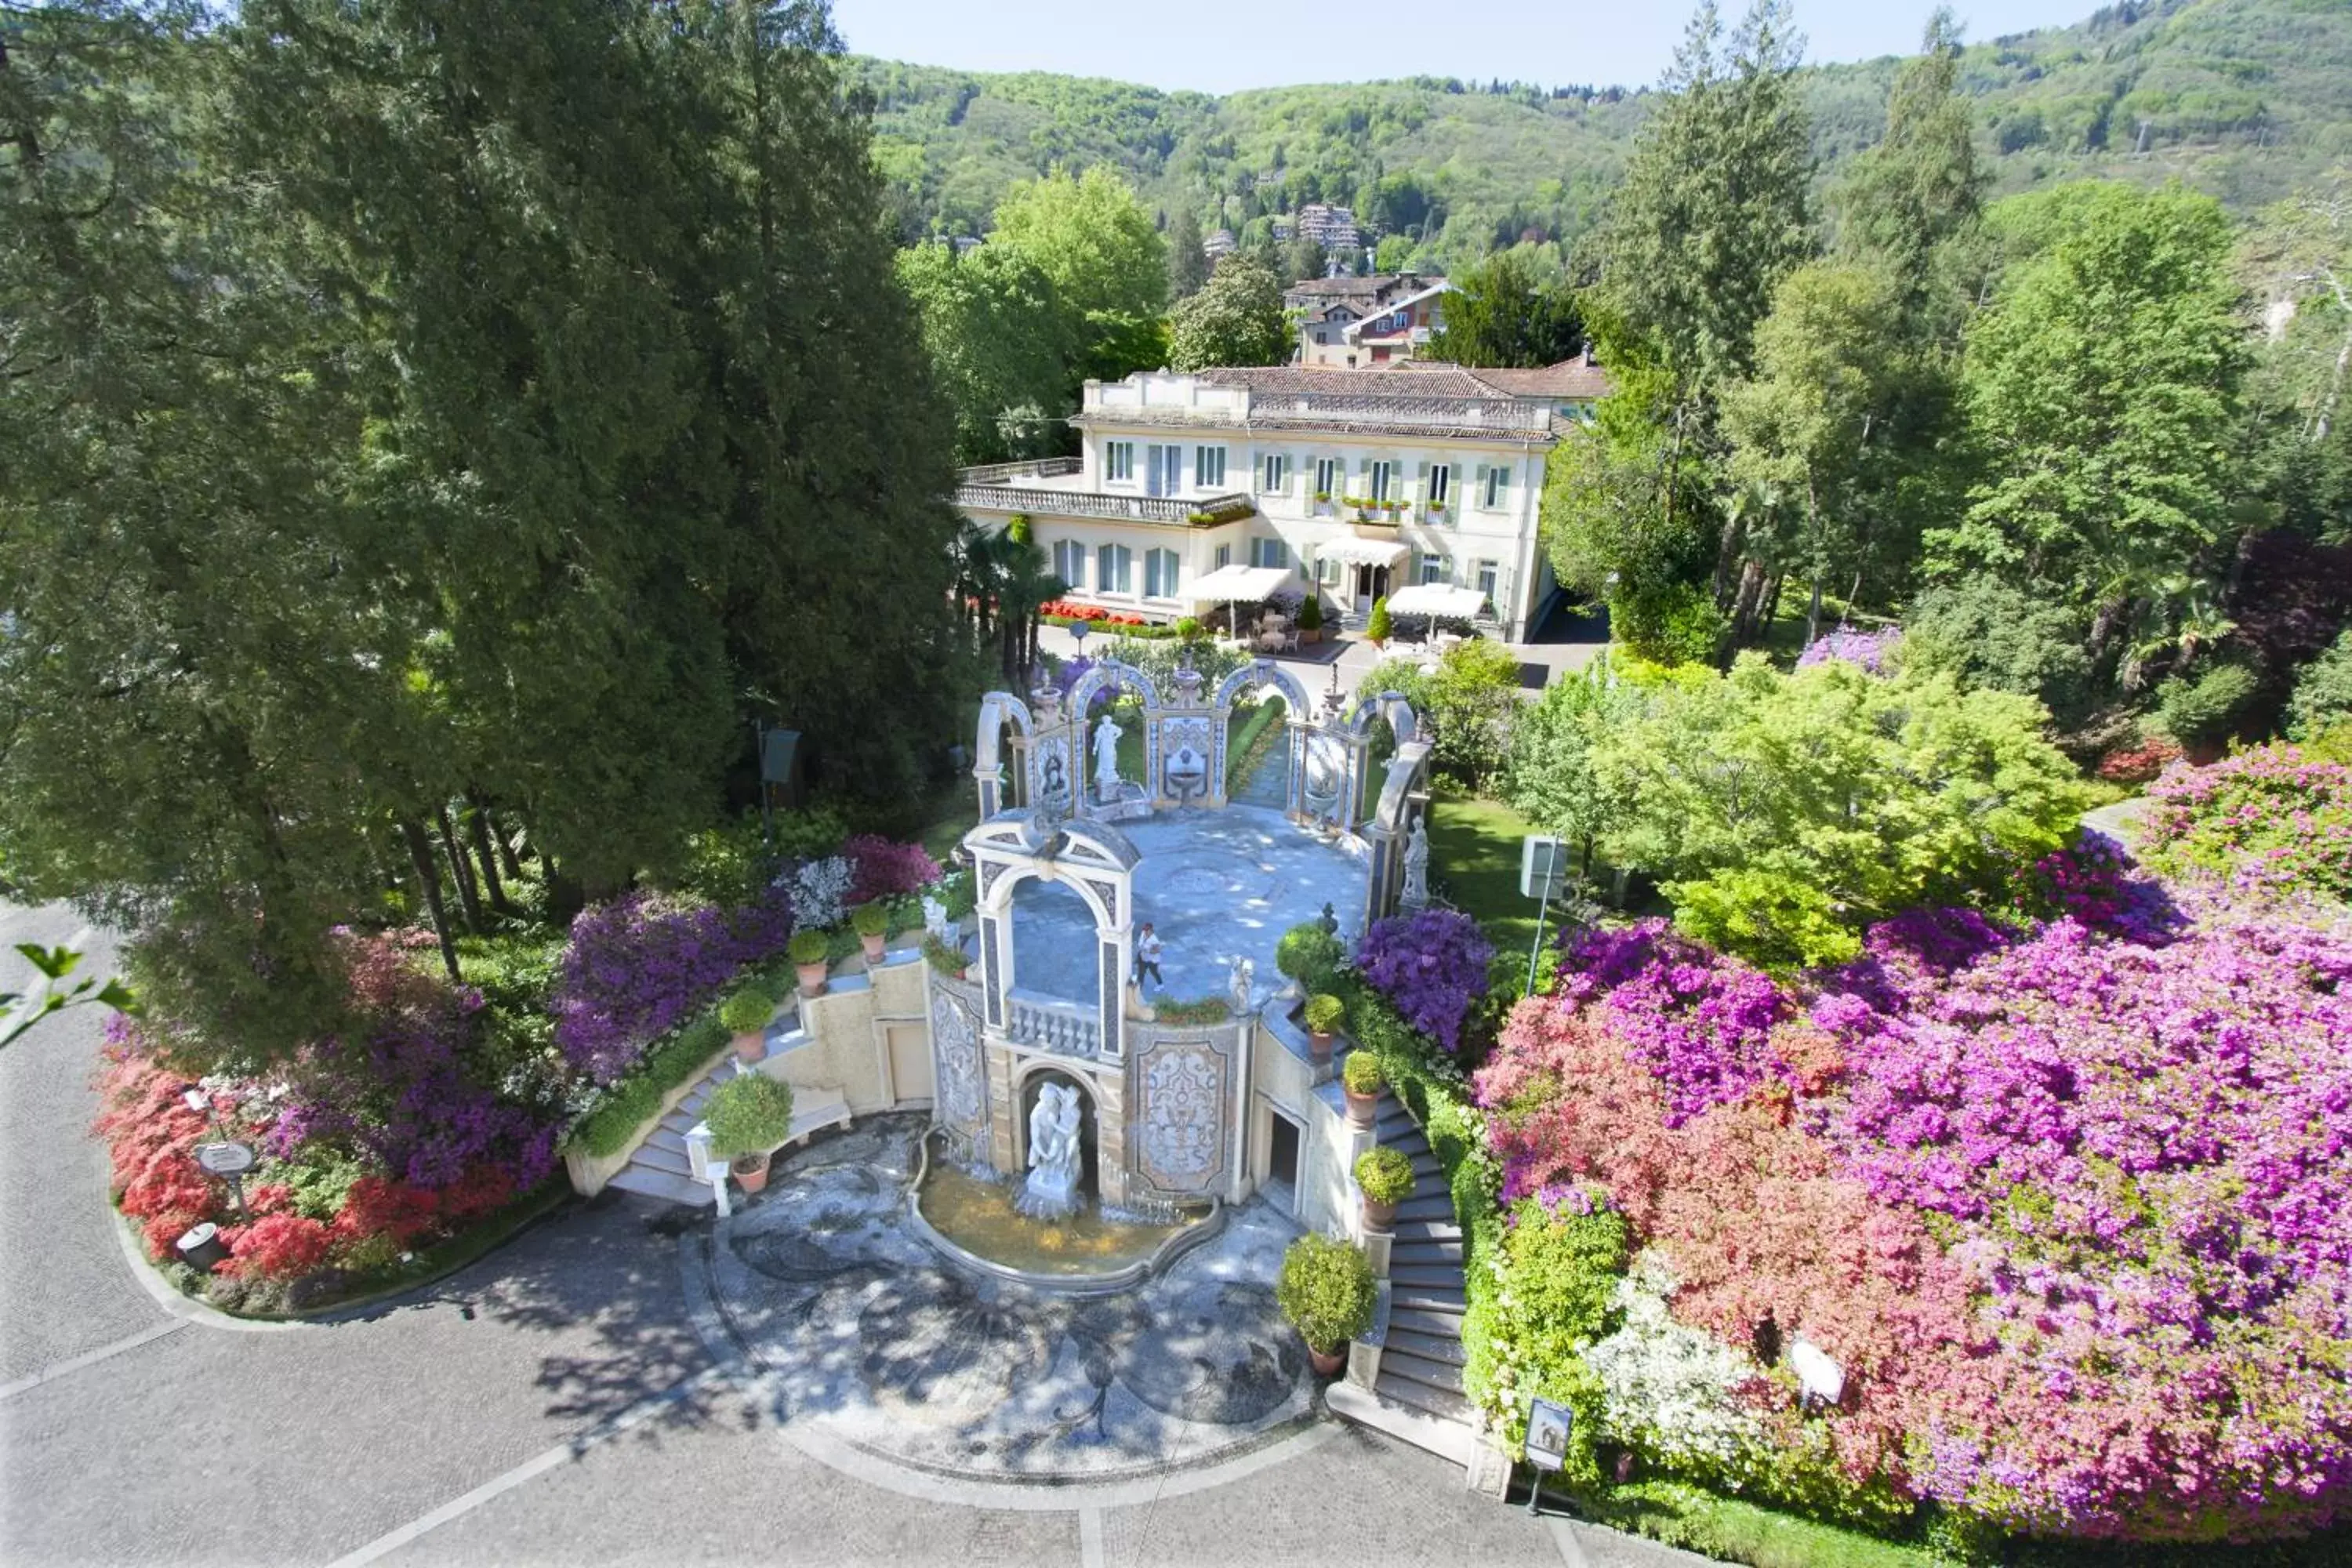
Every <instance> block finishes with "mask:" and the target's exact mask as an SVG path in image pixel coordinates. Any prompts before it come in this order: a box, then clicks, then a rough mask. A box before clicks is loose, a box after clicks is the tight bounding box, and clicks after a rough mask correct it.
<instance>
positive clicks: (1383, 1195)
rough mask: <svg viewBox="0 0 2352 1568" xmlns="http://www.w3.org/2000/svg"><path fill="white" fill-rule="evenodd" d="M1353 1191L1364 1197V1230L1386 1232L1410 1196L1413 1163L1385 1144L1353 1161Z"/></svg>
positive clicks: (1368, 1150)
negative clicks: (1354, 1184)
mask: <svg viewBox="0 0 2352 1568" xmlns="http://www.w3.org/2000/svg"><path fill="white" fill-rule="evenodd" d="M1356 1188H1357V1190H1358V1191H1359V1192H1360V1193H1362V1194H1364V1227H1365V1228H1366V1229H1367V1230H1386V1229H1388V1227H1389V1226H1392V1225H1394V1224H1395V1223H1396V1208H1397V1205H1399V1204H1401V1203H1402V1202H1404V1201H1405V1199H1407V1198H1409V1197H1411V1196H1412V1161H1411V1160H1409V1159H1407V1158H1406V1157H1405V1152H1404V1151H1403V1150H1402V1149H1391V1148H1390V1147H1389V1146H1388V1145H1386V1144H1385V1143H1384V1144H1382V1145H1381V1146H1380V1147H1379V1148H1377V1149H1367V1150H1365V1151H1364V1152H1362V1153H1361V1154H1360V1155H1358V1156H1357V1157H1356Z"/></svg>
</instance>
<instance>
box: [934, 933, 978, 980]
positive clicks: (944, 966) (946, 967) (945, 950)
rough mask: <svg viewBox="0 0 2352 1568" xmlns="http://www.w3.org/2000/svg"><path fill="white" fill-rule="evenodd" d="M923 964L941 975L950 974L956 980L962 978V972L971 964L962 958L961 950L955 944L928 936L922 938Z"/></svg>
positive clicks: (968, 960)
mask: <svg viewBox="0 0 2352 1568" xmlns="http://www.w3.org/2000/svg"><path fill="white" fill-rule="evenodd" d="M923 962H924V963H928V964H929V965H930V966H931V967H932V968H933V969H936V970H938V971H939V972H940V973H941V974H952V975H954V976H955V977H956V978H957V979H958V980H961V979H962V978H963V977H964V971H965V969H966V968H967V967H968V966H969V965H970V964H971V960H970V959H968V958H966V957H965V956H964V954H963V949H961V948H960V947H958V946H956V945H955V943H953V942H941V941H940V939H939V938H938V937H935V936H928V935H927V936H925V937H924V938H923Z"/></svg>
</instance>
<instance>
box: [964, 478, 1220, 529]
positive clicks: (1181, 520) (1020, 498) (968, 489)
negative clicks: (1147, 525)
mask: <svg viewBox="0 0 2352 1568" xmlns="http://www.w3.org/2000/svg"><path fill="white" fill-rule="evenodd" d="M956 505H958V506H960V507H961V508H963V509H964V510H966V511H1018V512H1030V513H1035V512H1047V513H1051V514H1052V515H1054V516H1056V517H1102V518H1109V519H1111V520H1112V521H1119V522H1169V523H1176V524H1179V525H1183V524H1189V523H1191V522H1192V521H1194V518H1195V516H1196V515H1205V516H1207V517H1209V518H1211V519H1213V520H1215V521H1226V520H1227V519H1229V518H1236V517H1246V516H1248V515H1249V514H1250V512H1251V511H1253V510H1255V503H1254V502H1252V501H1251V500H1250V498H1249V496H1248V495H1247V494H1246V493H1244V492H1243V491H1240V490H1232V491H1228V492H1226V493H1225V494H1223V495H1214V496H1130V495H1113V494H1109V493H1108V492H1105V491H1102V490H1064V489H1044V488H1043V487H1039V488H1035V489H1032V488H1030V487H1027V486H1024V485H1007V484H974V483H971V481H969V480H967V481H966V482H965V483H962V484H960V485H958V486H957V487H956Z"/></svg>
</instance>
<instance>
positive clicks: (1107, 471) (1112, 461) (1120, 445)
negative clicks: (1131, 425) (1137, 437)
mask: <svg viewBox="0 0 2352 1568" xmlns="http://www.w3.org/2000/svg"><path fill="white" fill-rule="evenodd" d="M1103 478H1104V479H1108V480H1109V481H1110V482H1111V483H1112V484H1117V485H1125V484H1132V483H1134V482H1135V443H1134V442H1132V441H1106V442H1104V443H1103Z"/></svg>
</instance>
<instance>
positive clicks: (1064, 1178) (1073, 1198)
mask: <svg viewBox="0 0 2352 1568" xmlns="http://www.w3.org/2000/svg"><path fill="white" fill-rule="evenodd" d="M1013 1207H1014V1208H1015V1209H1017V1210H1019V1211H1020V1212H1021V1213H1023V1214H1024V1215H1028V1216H1029V1217H1030V1218H1032V1219H1061V1218H1064V1217H1066V1216H1067V1215H1073V1214H1076V1212H1077V1209H1078V1091H1077V1090H1076V1089H1073V1088H1071V1087H1070V1086H1069V1085H1068V1084H1065V1083H1049V1084H1047V1085H1046V1086H1045V1088H1043V1089H1039V1090H1038V1091H1037V1103H1036V1104H1035V1105H1034V1106H1032V1107H1031V1108H1030V1110H1029V1179H1028V1181H1027V1182H1025V1183H1024V1184H1023V1185H1022V1189H1021V1194H1020V1195H1019V1196H1018V1197H1016V1198H1015V1199H1014V1200H1013Z"/></svg>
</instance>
